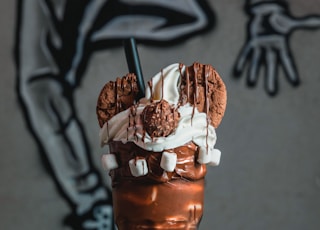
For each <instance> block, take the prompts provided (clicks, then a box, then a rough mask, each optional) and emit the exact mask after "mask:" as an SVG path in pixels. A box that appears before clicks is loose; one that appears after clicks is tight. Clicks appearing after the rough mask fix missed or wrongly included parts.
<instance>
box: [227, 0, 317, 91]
mask: <svg viewBox="0 0 320 230" xmlns="http://www.w3.org/2000/svg"><path fill="white" fill-rule="evenodd" d="M246 11H247V13H248V14H249V16H250V18H249V22H248V25H247V29H248V31H247V33H248V34H247V36H248V37H247V41H246V43H245V44H244V46H243V48H242V50H241V52H240V54H239V56H238V57H237V60H236V63H235V65H234V70H233V74H234V76H235V77H240V76H241V75H243V74H244V71H245V68H246V66H248V67H247V73H246V74H245V75H246V77H247V85H248V86H255V85H256V83H257V80H258V75H259V70H260V69H261V68H262V67H263V66H264V67H265V73H264V75H265V76H264V77H265V89H266V91H267V93H268V94H269V95H271V96H274V95H276V94H277V92H278V67H279V66H280V67H281V68H282V69H283V70H284V73H285V75H286V77H287V79H288V81H289V82H290V83H291V84H292V85H293V86H297V85H299V83H300V79H299V75H298V72H297V69H296V66H295V62H294V57H293V55H292V52H291V50H290V47H289V41H288V40H289V38H290V34H291V33H292V32H293V31H294V30H296V29H315V28H319V27H320V17H319V16H307V17H303V18H295V17H293V16H292V15H291V14H290V12H289V10H288V5H287V4H286V3H284V2H283V1H260V2H256V3H253V4H247V5H246Z"/></svg>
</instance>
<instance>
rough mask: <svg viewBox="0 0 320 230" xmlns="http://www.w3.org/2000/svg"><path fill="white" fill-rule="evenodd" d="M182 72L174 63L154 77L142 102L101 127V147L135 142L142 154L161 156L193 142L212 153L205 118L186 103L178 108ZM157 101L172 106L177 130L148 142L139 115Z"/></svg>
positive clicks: (209, 127) (210, 128) (211, 129)
mask: <svg viewBox="0 0 320 230" xmlns="http://www.w3.org/2000/svg"><path fill="white" fill-rule="evenodd" d="M185 68H186V67H185V66H184V65H181V64H178V63H176V64H172V65H170V66H168V67H166V68H164V69H163V70H162V71H161V72H159V73H158V74H156V75H155V76H154V77H153V78H152V79H151V81H150V84H149V85H150V86H151V87H149V88H147V89H146V95H145V97H144V98H142V99H140V101H139V102H138V103H137V104H136V105H133V106H132V107H131V108H129V109H127V110H125V111H122V112H120V113H118V114H116V115H115V116H114V117H112V118H111V119H110V120H109V121H108V122H106V123H105V124H104V126H103V127H102V128H101V131H100V141H101V145H102V146H104V145H107V144H108V142H109V141H121V142H123V143H127V142H134V143H135V144H136V145H138V146H139V147H141V148H143V149H145V150H148V151H154V152H161V151H164V150H166V149H172V148H176V147H179V146H182V145H184V144H186V143H188V142H190V141H193V142H194V143H195V144H196V145H198V146H199V147H200V148H201V149H203V150H206V152H207V151H208V152H211V151H213V150H214V145H215V143H216V139H217V138H216V132H215V128H214V127H213V126H212V125H210V124H209V121H208V118H207V114H206V113H204V112H199V111H198V110H197V108H196V107H194V106H192V105H190V104H189V103H187V104H185V105H183V106H181V105H179V100H180V81H181V75H183V74H184V71H185ZM160 100H166V101H167V102H168V103H169V104H170V105H173V106H175V107H176V108H177V111H178V112H179V113H180V119H179V122H178V125H177V128H176V129H175V130H174V131H173V132H172V133H171V134H169V135H168V136H166V137H153V138H151V137H150V136H149V134H148V133H147V132H146V131H145V128H144V127H143V121H142V120H141V119H142V117H143V116H141V114H142V112H143V110H144V108H145V107H146V106H147V105H150V104H151V103H154V102H157V101H160Z"/></svg>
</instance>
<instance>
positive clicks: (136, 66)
mask: <svg viewBox="0 0 320 230" xmlns="http://www.w3.org/2000/svg"><path fill="white" fill-rule="evenodd" d="M124 51H125V53H126V59H127V65H128V69H129V72H130V73H134V74H135V75H136V76H137V81H138V88H139V93H138V95H137V98H136V99H137V100H139V99H140V98H142V97H144V95H145V85H144V80H143V75H142V70H141V66H140V59H139V54H138V50H137V45H136V41H135V39H134V38H133V37H131V38H128V39H125V40H124Z"/></svg>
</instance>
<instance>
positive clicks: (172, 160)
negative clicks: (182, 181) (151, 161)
mask: <svg viewBox="0 0 320 230" xmlns="http://www.w3.org/2000/svg"><path fill="white" fill-rule="evenodd" d="M176 164H177V154H176V153H170V152H163V153H162V157H161V162H160V167H161V168H163V169H164V170H165V171H167V172H173V170H174V169H175V167H176Z"/></svg>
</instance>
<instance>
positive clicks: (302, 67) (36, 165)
mask: <svg viewBox="0 0 320 230" xmlns="http://www.w3.org/2000/svg"><path fill="white" fill-rule="evenodd" d="M210 3H211V5H212V7H213V8H214V10H215V12H216V15H217V20H218V21H217V25H216V27H215V29H214V30H213V31H211V32H210V33H208V34H205V35H201V36H198V37H194V38H191V39H189V40H188V41H186V42H184V43H182V44H180V45H177V46H173V47H167V48H166V47H165V48H156V47H152V46H144V45H141V46H139V52H140V59H141V63H142V68H143V72H144V76H145V78H146V79H149V78H150V77H151V76H153V74H155V73H157V72H158V71H159V70H160V69H161V68H163V67H165V66H166V65H168V64H171V63H173V62H183V63H185V64H188V65H189V64H191V63H192V62H194V61H200V62H203V63H210V64H212V65H213V66H215V67H216V69H217V70H218V72H219V73H220V74H221V76H222V77H223V80H224V81H225V83H226V86H227V89H228V106H227V111H226V114H225V117H224V120H223V122H222V124H221V126H220V127H219V128H218V129H217V135H218V141H217V145H216V146H217V148H219V149H221V151H222V158H221V164H220V166H219V167H215V168H209V170H208V175H207V180H206V198H205V200H206V206H205V214H204V217H203V220H202V224H201V227H200V229H221V230H222V229H223V230H233V229H239V230H242V229H243V230H256V229H266V230H267V229H281V230H289V229H290V230H300V229H308V230H317V229H319V228H320V218H319V216H320V153H319V149H320V141H319V130H320V122H319V118H320V94H319V89H320V73H319V63H320V52H319V51H320V43H319V41H320V29H318V30H313V31H306V30H297V31H294V32H293V33H292V36H290V40H289V44H290V46H291V49H292V53H293V56H294V58H295V62H296V65H297V68H298V72H299V74H300V77H301V85H300V86H299V87H297V88H294V87H292V86H291V85H290V84H289V83H288V82H287V81H286V79H285V76H284V73H283V71H280V74H279V76H278V77H279V93H278V95H277V96H276V97H273V98H271V97H269V96H268V95H267V94H266V92H265V90H264V87H263V76H262V75H263V74H262V72H261V74H260V75H261V76H260V78H259V82H258V84H257V86H256V87H254V88H247V86H246V85H245V79H244V77H242V78H240V79H238V80H235V79H233V78H232V76H231V75H232V71H231V70H232V67H233V65H234V62H235V59H236V56H237V55H238V52H239V51H240V49H241V47H242V46H243V44H244V43H245V37H246V31H245V25H246V22H247V20H248V17H247V15H246V14H245V13H244V11H243V2H242V1H236V0H232V1H222V0H216V1H215V0H211V1H210ZM290 10H291V12H292V14H293V15H295V16H304V15H310V14H320V2H319V1H317V0H308V1H299V0H294V1H290ZM15 13H16V12H15V3H14V1H1V2H0V29H1V34H0V69H1V84H0V95H1V97H0V101H1V103H0V106H1V107H0V109H1V113H0V133H1V135H0V152H1V159H0V223H1V224H0V226H1V227H0V228H1V229H5V230H16V229H26V230H28V229H30V230H34V229H46V230H51V229H52V230H56V229H63V228H62V227H61V225H60V223H61V219H62V217H63V216H65V215H67V214H68V212H69V210H68V206H67V205H66V203H65V202H64V200H63V199H62V198H61V197H60V196H59V195H58V193H57V191H56V188H55V186H54V183H53V182H52V180H51V177H50V176H49V175H48V174H47V173H45V170H44V167H43V166H42V161H41V159H40V156H39V154H38V153H37V147H36V145H35V143H34V141H33V139H32V137H31V136H30V134H29V132H28V131H27V128H26V124H25V121H24V120H23V117H22V114H21V109H20V108H19V104H18V103H17V96H16V91H15V69H14V64H13V53H12V51H13V44H14V24H15ZM106 60H108V61H106ZM91 62H92V63H95V64H94V65H91V66H89V67H88V69H87V71H86V76H85V77H84V81H83V83H82V86H81V88H80V89H78V90H77V93H76V95H77V97H78V99H79V100H78V101H77V107H78V109H79V111H81V118H82V119H83V121H85V123H86V131H87V132H88V133H90V134H91V135H90V136H89V139H90V144H91V146H92V148H93V149H94V151H93V152H94V157H95V159H96V162H97V165H98V167H100V165H99V163H98V161H99V157H100V154H101V149H100V148H99V144H98V132H99V129H98V124H97V122H96V115H95V103H96V99H97V95H98V93H99V91H100V88H101V86H102V85H103V84H104V83H105V82H106V81H108V80H111V79H114V78H115V77H117V76H122V75H124V74H125V73H126V72H127V67H126V63H125V57H124V53H123V50H122V49H117V48H116V49H112V50H106V51H103V52H98V53H95V54H94V55H93V56H92V61H91ZM101 76H105V77H101Z"/></svg>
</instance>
